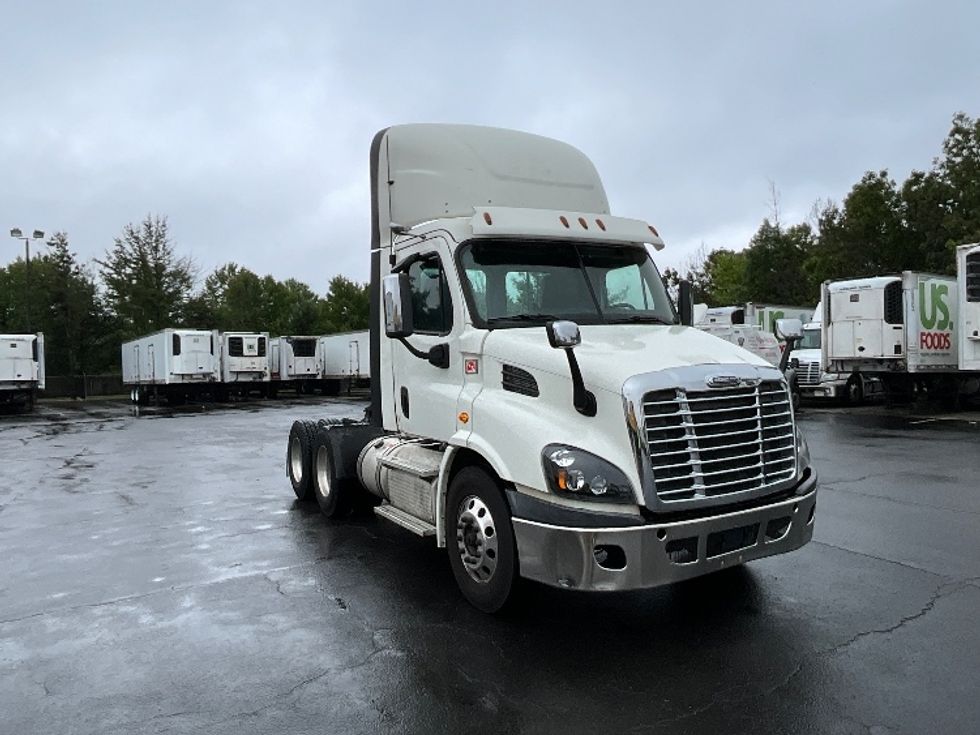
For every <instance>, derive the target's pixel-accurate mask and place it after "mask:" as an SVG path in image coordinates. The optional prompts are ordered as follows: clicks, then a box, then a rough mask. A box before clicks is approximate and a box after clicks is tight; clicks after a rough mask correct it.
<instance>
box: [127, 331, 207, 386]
mask: <svg viewBox="0 0 980 735" xmlns="http://www.w3.org/2000/svg"><path fill="white" fill-rule="evenodd" d="M218 345H219V339H218V332H217V330H209V329H164V330H162V331H159V332H154V333H153V334H148V335H146V336H145V337H140V338H139V339H134V340H130V341H129V342H124V343H123V345H122V348H121V357H122V379H123V384H124V385H127V386H129V387H130V397H131V398H132V399H133V401H135V402H137V403H139V402H142V401H145V400H146V399H147V398H148V397H150V396H151V395H158V396H163V397H165V398H167V399H169V400H177V399H181V398H193V397H196V396H197V395H200V394H202V393H205V392H209V391H211V390H212V389H213V388H214V384H215V382H216V381H217V380H218V379H219V370H218V366H219V357H218Z"/></svg>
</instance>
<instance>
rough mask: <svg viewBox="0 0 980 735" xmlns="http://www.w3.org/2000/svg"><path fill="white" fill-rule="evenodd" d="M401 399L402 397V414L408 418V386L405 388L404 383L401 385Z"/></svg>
mask: <svg viewBox="0 0 980 735" xmlns="http://www.w3.org/2000/svg"><path fill="white" fill-rule="evenodd" d="M401 399H402V415H403V416H404V417H405V418H408V417H409V416H408V409H409V405H408V388H406V387H405V386H404V385H403V386H402V391H401Z"/></svg>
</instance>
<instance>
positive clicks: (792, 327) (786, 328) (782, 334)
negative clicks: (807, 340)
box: [772, 319, 803, 340]
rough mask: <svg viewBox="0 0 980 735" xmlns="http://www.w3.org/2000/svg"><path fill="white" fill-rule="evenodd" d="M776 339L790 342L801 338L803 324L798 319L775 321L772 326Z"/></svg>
mask: <svg viewBox="0 0 980 735" xmlns="http://www.w3.org/2000/svg"><path fill="white" fill-rule="evenodd" d="M772 332H773V334H775V335H776V338H777V339H781V340H791V339H799V338H800V337H802V336H803V322H801V321H800V320H799V319H777V320H776V321H775V322H774V323H773V325H772Z"/></svg>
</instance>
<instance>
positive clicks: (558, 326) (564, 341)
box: [544, 319, 582, 350]
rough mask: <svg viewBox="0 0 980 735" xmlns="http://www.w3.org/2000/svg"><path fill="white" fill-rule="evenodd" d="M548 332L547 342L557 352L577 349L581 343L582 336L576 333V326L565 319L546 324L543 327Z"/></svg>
mask: <svg viewBox="0 0 980 735" xmlns="http://www.w3.org/2000/svg"><path fill="white" fill-rule="evenodd" d="M544 326H545V329H546V330H547V332H548V341H549V342H550V343H551V346H552V347H554V348H555V349H559V350H568V349H571V348H572V347H577V346H578V345H579V344H580V343H581V342H582V335H581V334H580V333H579V331H578V324H576V323H575V322H572V321H568V320H567V319H561V320H559V321H556V322H548V323H547V324H545V325H544Z"/></svg>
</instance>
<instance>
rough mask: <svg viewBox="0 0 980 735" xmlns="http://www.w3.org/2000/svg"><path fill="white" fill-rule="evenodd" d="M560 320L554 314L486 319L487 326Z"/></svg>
mask: <svg viewBox="0 0 980 735" xmlns="http://www.w3.org/2000/svg"><path fill="white" fill-rule="evenodd" d="M556 319H561V317H560V316H555V315H554V314H511V315H510V316H492V317H490V318H489V319H487V324H500V323H502V322H548V321H554V320H556Z"/></svg>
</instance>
